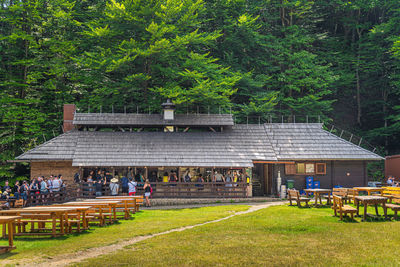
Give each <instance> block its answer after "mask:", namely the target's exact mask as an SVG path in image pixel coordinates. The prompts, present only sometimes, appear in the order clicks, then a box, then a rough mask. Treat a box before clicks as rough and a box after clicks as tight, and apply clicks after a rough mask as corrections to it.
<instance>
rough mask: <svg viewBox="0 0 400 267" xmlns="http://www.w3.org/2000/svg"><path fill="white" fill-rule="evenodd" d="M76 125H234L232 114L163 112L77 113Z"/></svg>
mask: <svg viewBox="0 0 400 267" xmlns="http://www.w3.org/2000/svg"><path fill="white" fill-rule="evenodd" d="M73 124H74V125H82V126H166V125H169V126H233V125H234V122H233V117H232V115H231V114H175V119H174V120H171V121H170V120H164V119H163V116H162V115H161V114H132V113H127V114H125V113H75V116H74V121H73Z"/></svg>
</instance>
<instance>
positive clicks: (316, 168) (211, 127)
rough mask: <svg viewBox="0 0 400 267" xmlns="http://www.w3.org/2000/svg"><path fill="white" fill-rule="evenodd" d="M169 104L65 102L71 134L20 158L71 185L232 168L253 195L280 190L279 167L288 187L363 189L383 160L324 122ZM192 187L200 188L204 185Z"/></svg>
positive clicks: (36, 171)
mask: <svg viewBox="0 0 400 267" xmlns="http://www.w3.org/2000/svg"><path fill="white" fill-rule="evenodd" d="M163 109H164V111H163V114H125V113H78V112H76V108H75V105H65V106H64V131H65V133H64V134H61V135H59V136H57V137H55V138H53V139H51V140H49V141H47V142H45V143H43V144H41V145H39V146H37V147H36V148H34V149H32V150H29V151H27V152H26V153H24V154H22V155H20V156H19V157H17V158H16V159H17V160H18V161H28V162H30V164H31V177H37V176H42V175H44V176H47V177H48V176H50V175H51V174H59V173H60V174H62V175H63V176H64V179H65V180H66V181H67V183H69V184H71V183H73V177H74V175H75V174H76V173H79V174H80V176H81V178H83V179H85V178H86V177H87V175H88V174H89V171H90V170H99V169H100V170H103V171H106V172H109V173H111V174H112V175H116V174H118V175H119V176H121V175H126V173H127V172H128V170H132V171H133V172H138V171H140V172H141V173H142V174H143V175H144V176H145V177H146V178H148V179H152V178H153V181H152V182H154V180H155V179H156V180H155V181H157V182H159V183H160V179H162V177H163V175H164V173H168V174H169V173H171V171H175V172H176V173H177V175H178V177H179V178H181V179H183V175H184V173H185V172H186V171H187V170H189V171H190V173H191V176H192V180H193V178H194V177H197V176H199V174H200V173H201V174H202V177H203V178H204V179H205V180H206V181H213V178H214V175H215V173H216V171H218V172H219V173H222V174H226V173H227V172H228V171H229V170H230V171H231V172H232V171H235V172H237V173H238V174H241V175H242V176H243V177H246V178H245V179H244V180H243V182H242V183H243V184H244V187H245V190H246V196H262V195H274V194H276V193H277V177H278V172H279V175H280V176H281V177H282V183H283V184H284V183H285V182H286V180H287V179H291V180H294V181H295V188H296V189H303V188H305V186H306V182H305V179H306V177H307V176H313V177H314V179H315V180H318V181H320V184H321V188H332V187H333V186H335V185H341V186H345V187H353V186H364V185H367V180H368V178H367V172H366V164H367V162H368V161H374V160H383V158H382V157H380V156H379V155H377V154H375V153H373V152H371V151H368V150H365V149H363V148H361V147H359V146H357V145H355V144H353V143H350V142H348V141H346V140H344V139H341V138H339V137H338V136H336V135H334V134H332V133H330V132H328V131H325V130H324V129H323V128H322V124H321V123H266V124H235V123H234V120H233V117H232V115H230V114H175V112H174V109H175V105H174V104H173V103H171V102H169V101H167V103H164V104H163ZM194 182H198V180H194ZM247 182H249V183H247ZM180 183H183V182H180ZM204 184H207V182H205V183H204ZM193 186H197V188H196V189H195V190H200V189H199V184H198V183H197V184H193ZM225 186H226V185H225ZM193 188H194V187H193ZM202 189H203V188H202ZM157 190H158V191H159V192H161V186H159V185H158V184H157ZM188 190H189V189H188ZM229 190H234V189H231V188H230V189H229ZM203 192H205V190H204V191H203ZM210 192H214V193H216V194H214V193H209V194H208V195H206V194H205V195H204V196H208V197H210V196H211V197H213V196H218V190H217V191H210ZM155 196H156V195H155ZM174 196H176V197H179V196H180V195H179V194H175V195H174Z"/></svg>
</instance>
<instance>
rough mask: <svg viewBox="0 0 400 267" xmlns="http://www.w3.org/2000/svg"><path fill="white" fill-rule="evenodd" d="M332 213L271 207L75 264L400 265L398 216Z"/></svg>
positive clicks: (320, 210)
mask: <svg viewBox="0 0 400 267" xmlns="http://www.w3.org/2000/svg"><path fill="white" fill-rule="evenodd" d="M369 212H371V213H373V209H372V208H371V209H370V210H369ZM380 212H381V214H383V212H382V210H380ZM390 214H391V213H390ZM332 215H333V211H332V209H330V208H327V207H326V208H310V209H307V208H303V209H299V208H297V207H289V206H274V207H270V208H267V209H263V210H259V211H257V212H253V213H249V214H244V215H240V216H235V217H233V218H231V219H228V220H225V221H221V222H218V223H213V224H208V225H204V226H200V227H197V228H193V229H189V230H186V231H183V232H174V233H170V234H168V235H163V236H158V237H155V238H152V239H148V240H145V241H143V242H140V243H137V244H135V245H132V246H129V247H127V248H125V249H123V250H119V251H118V252H115V253H113V254H110V255H105V256H102V257H99V258H95V259H90V260H88V261H86V262H84V263H81V264H79V265H82V266H100V265H102V264H104V263H107V264H106V265H107V266H123V265H131V266H136V265H137V266H230V265H234V266H249V265H250V266H288V265H290V266H311V265H312V266H343V265H347V266H399V265H400V257H399V248H400V221H399V222H395V221H383V220H375V221H374V220H371V221H369V222H360V221H361V220H360V218H357V220H356V221H353V222H350V221H349V220H347V221H344V222H341V221H339V219H338V218H337V217H333V216H332Z"/></svg>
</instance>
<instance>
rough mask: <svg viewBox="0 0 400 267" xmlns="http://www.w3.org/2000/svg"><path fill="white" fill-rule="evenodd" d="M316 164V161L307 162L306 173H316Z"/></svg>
mask: <svg viewBox="0 0 400 267" xmlns="http://www.w3.org/2000/svg"><path fill="white" fill-rule="evenodd" d="M314 167H315V165H314V163H306V173H307V174H313V173H315V168H314Z"/></svg>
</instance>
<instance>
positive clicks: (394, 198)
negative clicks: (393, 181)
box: [382, 186, 400, 203]
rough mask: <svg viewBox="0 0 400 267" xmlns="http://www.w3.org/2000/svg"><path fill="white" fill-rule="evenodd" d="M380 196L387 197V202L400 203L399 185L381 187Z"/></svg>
mask: <svg viewBox="0 0 400 267" xmlns="http://www.w3.org/2000/svg"><path fill="white" fill-rule="evenodd" d="M383 189H384V190H383V192H382V196H383V197H387V198H388V200H389V202H390V203H392V202H395V203H400V187H392V186H387V187H383Z"/></svg>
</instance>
